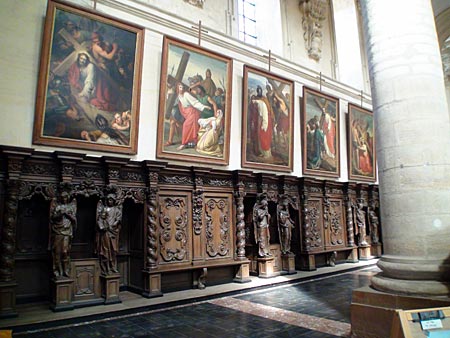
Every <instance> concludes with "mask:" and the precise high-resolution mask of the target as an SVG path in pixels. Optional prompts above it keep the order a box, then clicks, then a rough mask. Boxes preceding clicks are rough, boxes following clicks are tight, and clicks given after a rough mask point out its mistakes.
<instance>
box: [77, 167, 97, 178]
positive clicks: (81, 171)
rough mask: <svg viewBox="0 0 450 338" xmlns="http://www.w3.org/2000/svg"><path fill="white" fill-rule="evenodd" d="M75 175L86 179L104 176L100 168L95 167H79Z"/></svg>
mask: <svg viewBox="0 0 450 338" xmlns="http://www.w3.org/2000/svg"><path fill="white" fill-rule="evenodd" d="M75 176H77V177H81V178H86V179H88V180H89V179H102V178H103V177H104V174H103V172H102V171H101V169H100V168H95V167H81V168H80V167H77V168H76V170H75Z"/></svg>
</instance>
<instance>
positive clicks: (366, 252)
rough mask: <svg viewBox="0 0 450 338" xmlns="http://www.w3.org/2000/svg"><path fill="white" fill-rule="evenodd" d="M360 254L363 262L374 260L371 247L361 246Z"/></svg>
mask: <svg viewBox="0 0 450 338" xmlns="http://www.w3.org/2000/svg"><path fill="white" fill-rule="evenodd" d="M358 252H359V259H360V260H362V261H367V260H369V259H372V258H373V256H372V254H371V252H370V246H360V247H359V248H358Z"/></svg>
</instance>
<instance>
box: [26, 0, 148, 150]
mask: <svg viewBox="0 0 450 338" xmlns="http://www.w3.org/2000/svg"><path fill="white" fill-rule="evenodd" d="M143 35H144V29H143V28H141V27H138V26H135V25H131V24H128V23H125V22H122V21H120V20H117V19H113V18H109V17H106V16H104V15H101V14H99V13H96V12H93V11H91V10H88V9H84V8H80V7H76V6H73V5H68V4H65V3H60V2H58V1H53V0H49V2H48V7H47V16H46V22H45V28H44V39H43V46H42V55H41V68H40V75H39V83H38V93H37V100H36V115H35V124H34V137H33V143H34V144H43V145H51V146H63V147H72V148H81V149H90V150H101V151H111V152H119V153H127V154H136V152H137V136H138V135H137V132H138V119H139V114H138V113H139V94H140V76H141V64H142V46H143Z"/></svg>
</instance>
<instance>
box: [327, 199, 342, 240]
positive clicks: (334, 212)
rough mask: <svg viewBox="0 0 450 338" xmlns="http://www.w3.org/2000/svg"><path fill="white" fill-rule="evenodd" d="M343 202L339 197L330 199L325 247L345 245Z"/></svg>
mask: <svg viewBox="0 0 450 338" xmlns="http://www.w3.org/2000/svg"><path fill="white" fill-rule="evenodd" d="M346 236H347V234H346V231H345V224H344V204H343V201H342V200H340V199H330V203H329V208H328V225H327V229H326V230H325V248H326V249H329V248H340V247H345V245H346Z"/></svg>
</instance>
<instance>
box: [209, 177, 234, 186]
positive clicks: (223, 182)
mask: <svg viewBox="0 0 450 338" xmlns="http://www.w3.org/2000/svg"><path fill="white" fill-rule="evenodd" d="M206 185H209V186H211V187H232V186H233V181H232V180H230V179H229V180H227V179H213V178H208V179H207V180H206Z"/></svg>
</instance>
